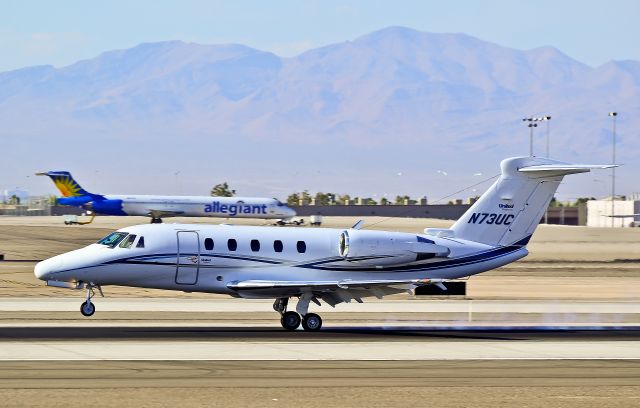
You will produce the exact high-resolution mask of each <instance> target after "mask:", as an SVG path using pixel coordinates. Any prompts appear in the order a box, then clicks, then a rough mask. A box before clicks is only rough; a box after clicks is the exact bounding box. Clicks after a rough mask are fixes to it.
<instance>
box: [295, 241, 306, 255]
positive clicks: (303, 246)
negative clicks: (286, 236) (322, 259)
mask: <svg viewBox="0 0 640 408" xmlns="http://www.w3.org/2000/svg"><path fill="white" fill-rule="evenodd" d="M296 248H298V252H300V253H301V254H304V253H305V252H307V244H306V243H305V242H304V241H298V243H297V244H296Z"/></svg>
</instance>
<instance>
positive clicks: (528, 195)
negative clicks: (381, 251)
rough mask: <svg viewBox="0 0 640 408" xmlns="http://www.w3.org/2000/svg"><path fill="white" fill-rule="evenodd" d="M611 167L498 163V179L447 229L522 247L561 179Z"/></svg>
mask: <svg viewBox="0 0 640 408" xmlns="http://www.w3.org/2000/svg"><path fill="white" fill-rule="evenodd" d="M610 167H614V166H612V165H603V166H600V165H595V166H592V165H580V164H570V163H563V162H559V161H556V160H551V159H545V158H539V157H516V158H510V159H506V160H503V161H502V163H500V168H501V172H502V174H501V175H500V178H498V180H497V181H496V182H495V183H494V184H493V185H492V186H491V187H490V188H489V189H488V190H487V191H486V192H485V193H484V194H483V195H482V197H480V199H479V200H478V201H477V202H476V203H475V204H474V205H473V206H472V207H471V208H470V209H469V210H468V211H467V212H466V213H464V215H463V216H462V217H461V218H460V219H459V220H458V221H457V222H456V223H455V224H454V225H453V226H452V227H451V229H452V230H453V231H454V235H455V237H456V238H461V239H466V240H469V241H475V242H481V243H483V244H488V245H514V244H515V245H526V244H527V243H528V242H529V239H530V238H531V235H532V234H533V232H534V231H535V229H536V227H537V226H538V224H539V222H540V219H541V218H542V216H543V215H544V212H545V210H546V209H547V207H548V206H549V202H550V201H551V199H552V198H553V195H554V194H555V192H556V189H557V188H558V186H559V185H560V182H561V181H562V178H563V177H564V176H566V175H568V174H575V173H585V172H588V171H589V170H590V169H595V168H610Z"/></svg>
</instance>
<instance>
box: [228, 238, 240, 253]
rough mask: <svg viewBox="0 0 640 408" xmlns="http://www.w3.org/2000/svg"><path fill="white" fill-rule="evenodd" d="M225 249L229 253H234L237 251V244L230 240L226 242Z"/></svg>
mask: <svg viewBox="0 0 640 408" xmlns="http://www.w3.org/2000/svg"><path fill="white" fill-rule="evenodd" d="M227 248H229V251H235V250H236V249H238V243H237V242H236V240H235V239H230V240H228V241H227Z"/></svg>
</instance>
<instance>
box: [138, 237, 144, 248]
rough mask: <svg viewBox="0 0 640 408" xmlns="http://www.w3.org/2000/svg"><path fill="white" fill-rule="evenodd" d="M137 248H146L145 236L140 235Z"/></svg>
mask: <svg viewBox="0 0 640 408" xmlns="http://www.w3.org/2000/svg"><path fill="white" fill-rule="evenodd" d="M136 248H144V237H140V239H139V240H138V243H137V244H136Z"/></svg>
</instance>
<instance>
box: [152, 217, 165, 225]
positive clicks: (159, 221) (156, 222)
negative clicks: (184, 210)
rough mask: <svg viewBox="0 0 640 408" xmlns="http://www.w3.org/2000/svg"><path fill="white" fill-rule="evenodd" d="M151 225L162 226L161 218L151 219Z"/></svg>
mask: <svg viewBox="0 0 640 408" xmlns="http://www.w3.org/2000/svg"><path fill="white" fill-rule="evenodd" d="M151 224H162V218H151Z"/></svg>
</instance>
